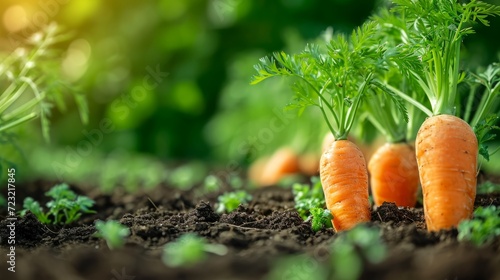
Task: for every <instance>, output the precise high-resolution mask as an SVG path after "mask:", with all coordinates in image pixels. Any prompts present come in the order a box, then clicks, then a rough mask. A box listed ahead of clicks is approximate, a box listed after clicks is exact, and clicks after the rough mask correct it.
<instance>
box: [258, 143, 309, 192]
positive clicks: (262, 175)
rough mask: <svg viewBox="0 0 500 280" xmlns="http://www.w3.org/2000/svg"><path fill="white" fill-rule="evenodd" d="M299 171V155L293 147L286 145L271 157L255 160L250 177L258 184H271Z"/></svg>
mask: <svg viewBox="0 0 500 280" xmlns="http://www.w3.org/2000/svg"><path fill="white" fill-rule="evenodd" d="M299 172H300V169H299V157H298V156H297V154H296V153H295V152H294V151H293V150H292V149H291V148H287V147H284V148H280V149H278V150H277V151H276V152H274V153H273V155H272V156H271V157H269V158H267V157H264V158H261V159H259V160H257V161H255V162H254V164H253V165H252V166H251V167H250V169H249V177H250V179H251V180H252V181H254V182H255V183H257V185H258V186H271V185H274V184H277V183H278V182H279V181H280V180H281V179H283V178H284V177H286V176H289V175H292V174H296V173H299Z"/></svg>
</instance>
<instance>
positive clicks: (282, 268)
mask: <svg viewBox="0 0 500 280" xmlns="http://www.w3.org/2000/svg"><path fill="white" fill-rule="evenodd" d="M327 272H328V269H327V268H326V267H325V266H323V265H321V263H319V262H318V261H317V260H315V259H314V258H312V257H310V256H308V255H298V256H291V257H284V258H280V259H278V260H276V261H275V262H274V264H273V266H272V269H271V271H270V272H269V274H268V275H267V277H266V279H269V280H282V279H289V280H309V279H315V280H326V279H328V277H327V275H328V273H327Z"/></svg>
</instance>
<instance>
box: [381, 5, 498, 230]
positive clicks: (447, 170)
mask: <svg viewBox="0 0 500 280" xmlns="http://www.w3.org/2000/svg"><path fill="white" fill-rule="evenodd" d="M395 2H397V3H396V5H394V7H393V8H392V10H391V11H390V12H387V13H385V14H384V16H382V17H380V20H379V21H382V22H380V27H381V30H382V31H384V30H385V29H386V28H388V29H390V30H386V31H388V32H393V31H394V28H395V26H398V27H397V28H396V29H399V30H398V32H400V34H401V33H404V34H407V35H408V38H405V40H403V41H402V42H401V44H399V45H398V47H397V48H398V51H399V52H402V53H406V54H407V56H405V58H404V60H407V61H406V62H405V63H400V62H401V61H400V62H397V63H398V65H399V67H400V69H401V71H402V72H403V73H408V74H409V75H408V78H409V79H410V83H409V84H410V85H415V86H418V87H419V89H420V90H421V91H423V92H424V93H425V97H426V100H417V99H414V98H412V97H411V96H408V95H406V94H405V93H404V92H402V91H401V90H399V89H397V88H393V87H391V86H390V85H388V84H385V85H384V87H385V88H387V89H389V90H391V91H392V92H393V93H394V94H396V95H398V96H399V97H401V98H403V99H404V100H406V101H407V102H409V103H411V104H412V105H414V106H415V107H416V108H418V109H420V110H422V111H423V112H424V113H425V114H426V115H427V116H428V117H429V118H428V119H426V120H425V121H424V123H423V124H422V126H421V127H420V129H419V131H418V133H417V138H416V142H415V151H416V157H417V163H418V169H419V174H420V182H421V184H422V193H423V203H424V214H425V220H426V224H427V229H428V230H429V231H439V230H442V229H450V228H453V227H457V226H458V224H459V223H460V222H461V221H463V220H466V219H469V218H470V217H471V216H472V213H473V208H474V200H475V196H476V172H477V157H478V151H479V148H478V138H477V137H476V135H475V133H474V131H473V129H472V127H477V125H478V122H479V120H482V119H483V118H484V117H485V113H486V112H488V108H489V107H488V106H489V104H490V101H491V100H492V98H490V97H492V96H491V95H489V94H491V92H492V90H491V89H492V87H491V83H490V82H489V81H486V80H485V81H483V84H484V85H486V88H487V89H486V91H485V93H488V94H485V96H484V97H486V98H483V99H482V100H481V102H479V104H478V105H477V106H475V107H474V109H472V107H470V106H472V105H471V104H473V103H474V102H468V104H466V105H465V106H457V103H458V102H457V101H459V98H458V97H459V96H458V95H457V93H458V92H459V91H458V89H457V87H458V84H459V83H461V82H462V81H463V79H464V77H465V75H463V74H462V73H461V71H462V70H463V69H462V68H463V67H461V65H460V61H461V57H460V54H461V53H462V52H461V51H460V49H461V46H462V44H463V40H464V37H465V36H467V35H469V34H473V33H474V30H473V29H472V24H473V23H474V22H476V21H477V22H480V23H482V24H484V25H488V20H487V19H486V18H487V17H488V16H498V15H500V6H496V5H491V4H487V3H484V2H480V1H466V2H462V1H448V0H432V1H431V0H421V1H395ZM422 22H425V24H420V23H422ZM387 23H389V25H387ZM416 23H418V24H416ZM450 26H453V27H456V28H450ZM479 76H481V75H479ZM490 76H491V73H490ZM483 77H484V76H483ZM490 79H491V78H488V79H487V80H490ZM470 100H473V98H471V99H470ZM429 106H430V109H429ZM461 108H467V110H465V114H463V113H464V112H461V111H460V109H461ZM472 111H475V113H474V114H475V116H474V118H473V121H472V122H471V124H470V125H469V124H468V123H467V122H466V121H464V120H462V119H460V118H458V117H456V116H461V115H462V114H463V115H464V118H465V119H468V115H469V113H470V112H472ZM491 113H494V114H495V115H498V111H493V112H491ZM490 128H491V127H490ZM485 129H487V128H485ZM478 135H479V134H478ZM481 140H482V141H484V140H485V139H481Z"/></svg>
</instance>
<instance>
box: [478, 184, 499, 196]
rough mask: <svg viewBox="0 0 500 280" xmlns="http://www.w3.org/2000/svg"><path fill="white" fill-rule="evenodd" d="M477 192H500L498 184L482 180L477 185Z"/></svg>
mask: <svg viewBox="0 0 500 280" xmlns="http://www.w3.org/2000/svg"><path fill="white" fill-rule="evenodd" d="M477 193H480V194H488V193H500V184H493V183H492V182H490V181H488V182H484V183H482V184H481V185H479V186H478V187H477Z"/></svg>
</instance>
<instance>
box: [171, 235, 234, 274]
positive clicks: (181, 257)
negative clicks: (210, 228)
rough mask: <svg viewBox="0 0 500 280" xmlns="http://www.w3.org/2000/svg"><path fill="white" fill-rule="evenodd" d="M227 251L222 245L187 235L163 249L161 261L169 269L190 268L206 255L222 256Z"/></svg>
mask: <svg viewBox="0 0 500 280" xmlns="http://www.w3.org/2000/svg"><path fill="white" fill-rule="evenodd" d="M227 251H228V250H227V247H226V246H224V245H220V244H209V243H207V242H206V240H205V239H204V238H202V237H200V236H198V235H196V234H194V233H187V234H184V235H182V236H181V237H179V238H178V239H177V240H176V241H173V242H170V243H168V244H166V245H165V246H164V247H163V256H162V260H163V263H165V264H166V265H167V266H171V267H178V266H191V265H194V264H196V263H198V262H201V261H203V260H204V259H206V257H207V253H212V254H216V255H219V256H223V255H225V254H227Z"/></svg>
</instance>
